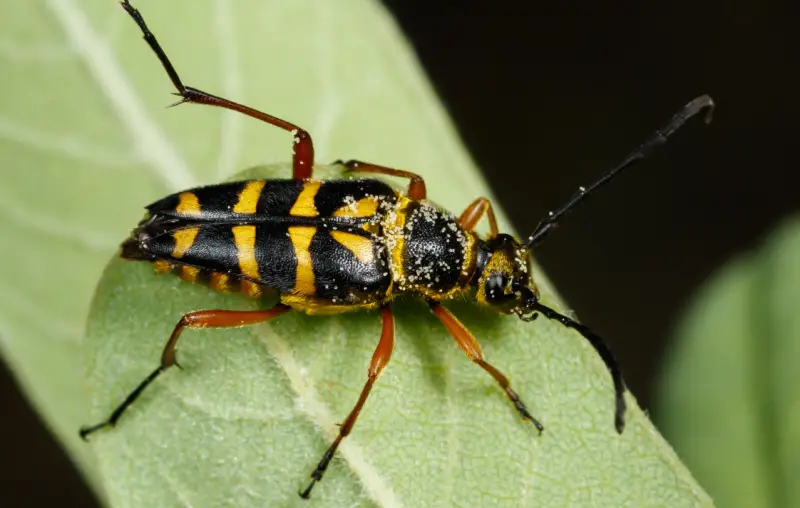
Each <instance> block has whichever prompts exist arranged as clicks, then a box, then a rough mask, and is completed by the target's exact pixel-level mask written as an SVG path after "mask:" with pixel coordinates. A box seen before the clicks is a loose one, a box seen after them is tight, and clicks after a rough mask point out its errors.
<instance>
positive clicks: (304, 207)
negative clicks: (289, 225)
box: [289, 180, 322, 217]
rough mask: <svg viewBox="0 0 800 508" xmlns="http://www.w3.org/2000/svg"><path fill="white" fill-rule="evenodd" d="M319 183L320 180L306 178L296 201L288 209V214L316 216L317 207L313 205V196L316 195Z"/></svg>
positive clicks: (320, 183)
mask: <svg viewBox="0 0 800 508" xmlns="http://www.w3.org/2000/svg"><path fill="white" fill-rule="evenodd" d="M320 185H322V182H321V181H320V180H306V182H305V184H304V185H303V190H302V192H300V195H299V196H297V201H295V202H294V205H293V206H292V209H291V210H289V215H294V216H295V217H316V216H317V215H319V213H318V212H317V208H316V207H315V206H314V198H315V197H317V191H318V190H319V186H320Z"/></svg>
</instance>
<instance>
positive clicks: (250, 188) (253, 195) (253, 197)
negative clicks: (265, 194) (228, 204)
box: [233, 180, 267, 214]
mask: <svg viewBox="0 0 800 508" xmlns="http://www.w3.org/2000/svg"><path fill="white" fill-rule="evenodd" d="M266 183H267V182H266V180H252V181H250V182H247V184H246V185H245V186H244V189H242V191H241V192H239V201H237V202H236V205H235V206H234V207H233V211H234V213H249V214H253V213H256V205H257V204H258V198H259V197H261V190H262V189H263V188H264V185H265V184H266Z"/></svg>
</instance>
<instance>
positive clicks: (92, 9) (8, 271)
mask: <svg viewBox="0 0 800 508" xmlns="http://www.w3.org/2000/svg"><path fill="white" fill-rule="evenodd" d="M136 5H137V7H139V8H140V9H142V11H143V13H144V15H145V16H146V19H147V20H148V23H149V24H150V26H151V28H152V29H153V31H154V32H155V33H156V34H157V35H158V37H159V39H160V41H161V43H162V44H163V46H164V47H165V48H166V51H167V52H168V54H169V55H170V57H171V58H172V60H173V61H174V63H175V65H176V66H177V68H178V70H179V71H180V72H181V74H182V76H183V78H184V81H185V82H186V83H187V84H189V85H193V86H197V87H199V88H202V89H205V90H208V91H210V92H215V93H218V94H220V95H223V96H227V97H230V98H232V99H234V100H238V101H240V102H243V103H247V104H251V105H253V106H255V107H258V108H260V109H264V110H266V111H269V112H270V113H273V114H276V115H278V116H281V117H284V118H287V119H290V120H292V121H293V122H296V123H297V124H299V125H302V126H303V127H305V128H307V129H308V130H309V131H310V132H312V134H313V135H314V139H315V142H316V148H317V155H318V159H319V160H320V161H330V160H333V159H336V158H359V159H364V160H370V161H376V162H380V163H384V164H387V165H391V166H396V167H403V168H410V169H413V170H415V171H418V172H420V173H421V174H423V175H424V176H425V178H426V181H427V182H428V184H429V188H430V189H431V195H432V198H433V199H435V200H436V201H437V202H439V203H440V204H442V205H444V206H446V207H448V208H450V209H453V210H460V209H462V208H463V207H464V206H466V205H467V204H468V203H469V201H471V200H472V199H473V198H474V197H476V196H478V195H489V193H488V191H487V189H486V187H485V185H484V184H483V182H482V179H481V178H480V176H479V175H478V173H477V172H476V171H475V169H474V167H473V166H472V164H471V162H470V160H469V157H468V156H467V155H466V152H465V151H464V149H463V147H462V146H461V144H460V143H459V141H458V139H457V137H456V136H455V134H454V131H453V128H452V126H451V125H450V123H449V121H448V120H447V118H446V116H445V115H444V113H443V110H442V108H441V106H440V105H439V104H438V102H437V101H436V99H435V97H434V95H433V93H432V91H431V89H430V87H429V85H428V83H427V82H426V81H425V80H424V78H422V77H421V76H422V75H421V72H420V70H419V67H418V65H417V63H416V61H415V60H414V58H413V56H412V54H411V52H410V51H409V48H408V47H407V45H406V44H405V43H404V42H403V41H402V38H401V37H400V36H399V34H398V32H397V29H396V27H395V26H394V24H393V23H392V21H391V20H390V19H389V17H388V16H387V15H386V13H385V12H384V11H383V10H382V9H381V8H379V7H378V6H377V5H376V3H374V2H370V1H366V0H361V1H358V0H353V1H350V2H343V1H340V2H312V1H310V0H306V1H293V2H284V3H279V2H258V1H255V0H242V1H239V2H224V1H222V0H216V1H210V0H206V1H199V2H198V1H196V0H192V1H189V0H173V1H170V2H168V3H167V2H154V1H147V0H141V1H139V2H137V4H136ZM0 13H2V16H0V27H2V30H0V33H2V34H3V36H2V38H0V58H3V60H4V68H5V69H6V70H7V72H6V77H5V78H4V80H3V84H2V86H3V87H4V92H5V93H4V94H0V157H2V162H3V170H2V172H1V173H0V210H2V213H1V214H0V237H2V238H3V239H4V242H8V244H13V245H14V248H13V249H3V251H2V253H0V256H3V258H2V259H0V261H2V262H1V263H0V271H2V276H0V281H2V286H0V298H2V301H3V303H4V305H3V306H2V307H0V309H1V310H0V340H1V341H2V342H0V343H1V344H2V349H3V352H4V354H5V358H6V360H7V361H8V362H9V363H10V364H11V365H12V367H13V369H14V371H15V373H16V375H17V376H18V378H19V380H20V381H21V383H22V385H23V387H24V388H25V390H26V392H27V394H28V396H29V397H30V399H31V400H32V402H33V403H34V405H35V406H36V407H37V409H38V410H39V411H40V412H41V414H42V415H43V416H44V418H45V420H46V421H47V422H48V425H50V426H51V428H52V429H53V431H54V432H55V433H56V435H57V436H58V437H59V438H60V439H61V441H62V443H64V445H65V446H66V448H67V449H68V450H69V451H70V453H71V454H72V456H73V457H74V458H75V460H76V462H77V463H78V464H79V465H80V466H81V468H82V470H83V471H84V473H85V474H86V475H87V477H88V478H89V480H90V482H92V484H93V485H94V486H95V488H97V489H98V491H99V492H105V494H104V495H105V496H107V499H108V500H109V502H110V504H111V505H113V506H119V507H124V506H130V507H139V506H182V505H186V506H282V505H294V504H298V503H299V500H298V499H297V497H296V493H295V492H296V490H297V489H298V488H299V487H301V486H302V485H303V484H304V481H305V478H306V476H307V475H308V473H309V472H310V470H311V469H312V468H313V466H314V464H315V463H316V461H317V460H318V458H319V456H320V454H321V453H322V451H324V449H325V447H326V446H327V443H328V441H329V439H330V437H331V436H332V434H333V432H335V429H336V427H335V422H337V421H340V420H341V419H342V418H343V417H344V416H345V415H346V413H347V411H348V410H349V408H350V407H351V404H352V403H353V402H354V400H355V397H356V396H357V393H358V390H360V388H361V385H362V383H363V380H364V376H365V370H366V366H367V363H368V360H369V357H370V355H371V353H372V348H373V347H374V344H375V341H376V339H377V333H379V332H378V330H379V323H378V320H377V318H376V317H375V316H374V315H370V314H358V315H348V316H342V317H334V318H313V319H308V318H306V317H304V316H300V315H298V316H294V315H288V316H285V317H283V318H281V319H280V321H276V322H275V323H274V324H272V325H269V326H260V327H252V328H249V329H243V330H234V331H225V332H221V333H219V332H216V331H204V332H195V333H187V334H186V339H185V340H186V342H185V344H182V348H181V360H182V363H183V364H185V366H186V369H185V370H184V371H175V372H169V373H168V374H167V375H165V376H164V378H163V380H160V381H159V382H158V383H156V385H155V386H154V387H153V389H152V390H149V392H148V393H146V394H145V395H144V396H143V398H142V399H141V401H140V403H139V404H137V405H136V407H135V408H134V409H132V410H131V412H130V414H128V415H126V416H125V417H124V419H123V420H122V421H121V423H120V426H119V428H118V429H115V430H114V431H112V432H107V433H104V434H102V435H97V436H96V438H95V439H94V440H93V441H94V442H93V444H92V445H85V444H83V443H81V442H80V441H79V440H78V438H77V432H76V430H77V428H78V427H79V426H80V425H81V424H84V423H89V422H91V421H92V420H93V419H96V418H100V417H102V416H105V415H106V413H107V412H108V411H109V410H110V409H111V408H112V407H113V406H114V405H115V404H116V403H118V402H119V400H120V399H121V398H122V397H123V396H124V395H125V394H126V393H127V392H128V391H129V390H130V389H131V387H132V386H134V385H135V384H136V383H137V382H138V381H139V380H140V379H141V377H142V376H143V375H145V374H146V373H147V372H149V371H150V370H152V368H153V367H154V364H155V362H156V361H157V358H158V355H159V352H160V348H161V345H162V344H163V341H164V340H165V338H166V336H167V334H168V333H169V329H170V328H171V327H172V326H173V324H174V323H175V321H176V320H177V319H178V317H180V315H181V314H182V313H184V312H186V311H188V310H192V309H196V308H204V307H222V306H224V307H225V308H237V307H239V308H241V307H243V306H246V305H249V303H248V302H246V301H243V300H241V299H239V298H237V297H230V296H225V295H219V294H214V293H211V292H210V291H208V290H207V289H206V288H203V287H195V286H191V285H189V284H186V283H183V282H181V281H180V280H177V279H175V278H170V277H165V276H156V275H155V274H154V273H153V272H152V268H151V267H150V266H148V265H147V264H143V263H123V262H121V261H117V260H115V261H113V262H112V263H111V264H110V265H109V266H108V268H107V269H106V271H105V275H104V276H103V279H102V281H101V283H100V286H99V288H98V289H97V293H96V296H95V300H94V302H95V303H94V306H93V310H92V316H91V320H90V326H89V329H88V339H87V340H85V341H82V338H81V337H82V332H83V328H84V322H85V319H86V316H87V314H88V313H89V306H90V301H91V298H92V295H93V291H94V288H95V284H96V281H97V279H98V278H99V277H100V275H101V272H102V269H103V266H104V265H105V263H106V262H107V260H108V259H109V257H111V256H112V255H113V253H114V251H115V250H116V246H117V245H118V243H119V241H120V240H121V239H122V238H124V237H125V235H126V234H127V231H128V230H129V228H130V227H131V226H132V225H134V224H135V223H136V221H137V220H138V219H139V218H140V216H141V213H142V208H141V207H142V206H143V205H144V204H146V203H148V202H151V201H153V200H155V199H157V198H159V197H161V196H162V195H164V194H166V193H168V192H172V191H175V190H177V189H179V188H182V187H188V186H190V185H194V184H202V183H211V182H214V181H219V180H221V179H223V178H225V177H227V176H229V175H231V174H232V173H233V172H234V170H235V169H236V168H242V167H250V166H254V165H257V164H263V163H265V162H271V161H272V162H282V161H286V160H288V159H289V157H290V147H291V145H290V137H289V136H288V134H286V133H283V132H280V131H279V130H277V129H271V128H266V127H265V126H263V125H260V124H258V123H257V122H254V121H252V120H250V119H247V118H244V117H241V116H237V115H235V114H234V113H230V112H222V111H218V110H214V109H210V108H200V107H189V106H181V107H180V108H177V109H165V108H163V105H164V104H165V103H167V102H168V101H169V95H168V92H171V91H172V90H171V88H170V84H169V82H168V80H167V78H166V76H164V74H163V70H162V69H161V68H160V66H159V64H158V62H157V61H156V59H155V58H154V56H153V55H152V53H151V51H150V50H149V48H148V47H147V45H146V44H145V43H144V42H142V41H141V39H140V33H139V32H138V30H137V28H136V27H135V25H134V24H133V23H131V21H130V20H129V19H128V18H127V16H126V15H125V14H124V12H122V11H121V10H120V9H119V7H118V6H117V5H116V2H111V1H101V0H85V1H80V0H41V1H37V2H13V3H7V4H3V6H2V7H0ZM268 171H269V172H271V173H269V174H270V175H272V176H274V175H277V174H280V175H281V176H285V175H287V174H288V173H287V172H286V171H287V170H286V167H285V166H284V167H282V168H279V169H276V168H275V167H272V168H271V169H269V170H268ZM501 223H502V224H503V225H507V222H506V221H503V220H502V217H501ZM505 229H508V228H507V227H506V228H505ZM540 285H541V286H542V287H543V292H544V294H545V296H546V301H548V302H550V303H553V304H554V305H555V304H556V302H555V300H554V296H553V292H552V290H550V289H549V287H548V286H547V284H546V281H544V280H543V279H541V277H540ZM453 310H454V311H455V312H457V314H458V315H459V316H460V317H461V318H462V320H463V321H464V322H465V323H466V324H467V325H468V326H470V327H471V328H472V329H473V330H474V332H475V333H476V335H477V336H478V337H479V339H480V340H482V341H483V343H484V347H485V352H486V354H487V357H488V358H489V359H490V361H492V362H493V363H495V364H496V365H497V366H498V367H499V368H501V369H503V370H504V371H505V372H506V373H507V374H508V375H509V376H510V377H511V379H512V380H513V382H514V386H515V387H516V388H517V389H518V391H519V392H520V393H521V394H523V396H524V397H525V400H527V401H528V404H529V406H530V407H531V409H532V411H533V412H534V413H535V414H536V416H537V417H539V418H540V419H541V420H542V422H543V423H544V424H545V425H546V427H547V430H546V432H545V434H544V435H542V436H541V437H537V436H536V433H535V432H534V431H533V430H532V429H531V428H530V426H529V425H524V424H522V423H521V422H519V421H518V420H517V418H516V416H515V415H514V413H513V410H512V409H511V408H510V406H509V404H508V402H507V401H506V400H505V399H504V398H503V396H502V394H501V393H500V391H499V390H498V388H497V387H496V386H495V385H494V384H493V382H492V381H491V379H489V378H488V376H486V375H485V374H484V373H483V372H482V371H480V369H478V368H477V367H475V366H474V365H472V364H471V363H470V362H469V361H467V360H466V359H465V358H464V357H463V356H462V355H461V353H460V351H459V350H458V349H457V348H456V347H455V345H454V344H452V341H451V340H450V339H449V337H448V336H447V335H446V333H445V332H444V330H443V329H442V328H441V327H440V326H439V325H438V323H437V322H435V321H434V319H433V318H432V317H431V316H429V315H428V314H427V312H426V311H425V310H424V307H423V306H422V305H421V304H420V303H418V302H413V301H410V302H403V303H402V304H400V305H398V340H397V349H396V352H395V355H394V357H393V360H392V363H391V365H390V367H389V368H388V369H387V370H386V371H385V374H384V375H383V376H382V378H381V379H380V381H379V383H378V385H377V386H376V388H375V390H374V392H373V396H372V397H371V398H370V400H369V402H368V405H367V407H366V409H365V411H364V413H363V415H362V418H361V420H360V421H359V424H358V426H357V427H356V430H355V432H354V434H353V435H352V436H351V437H350V438H348V440H347V443H346V444H345V445H344V446H343V448H342V454H341V459H339V460H337V461H335V462H334V464H333V465H332V466H331V469H330V471H329V473H328V475H327V477H326V478H325V481H324V482H323V483H322V484H320V486H319V487H318V490H317V491H316V492H315V496H316V499H315V501H314V502H315V503H317V505H319V506H347V505H359V506H362V505H378V506H458V505H469V506H475V505H482V506H492V505H512V506H514V505H541V506H553V505H558V506H561V505H567V506H569V505H572V506H606V505H614V506H626V505H628V506H706V505H708V504H710V501H709V500H708V498H707V496H706V495H705V494H704V493H703V492H702V490H701V489H700V488H699V487H698V486H697V484H696V483H695V482H694V481H693V480H692V478H691V476H690V475H689V473H688V472H687V471H686V470H685V468H684V467H683V466H682V465H681V464H680V463H679V462H678V461H677V459H676V458H675V456H674V454H673V453H672V452H671V450H670V449H669V447H668V446H667V445H666V444H665V443H664V441H663V440H662V439H661V438H660V436H658V434H657V433H656V432H655V430H654V429H653V427H652V426H651V425H650V423H649V422H648V421H647V419H646V418H645V417H644V416H643V415H642V413H641V412H640V411H639V410H638V409H636V408H635V407H634V408H633V409H632V410H631V413H630V415H629V426H628V429H627V430H626V432H625V434H624V435H623V436H618V435H616V433H615V432H614V429H613V425H612V411H613V409H612V407H613V396H612V389H611V383H610V380H609V379H608V374H607V372H606V371H605V368H604V367H603V365H602V362H601V361H600V360H599V359H598V358H597V356H596V355H595V354H594V352H593V351H592V350H591V348H590V347H589V346H588V345H587V344H585V343H584V341H583V340H582V339H581V338H580V337H579V336H577V335H576V334H574V333H572V332H568V331H565V330H563V329H561V328H559V327H558V326H556V325H555V324H553V323H548V322H545V321H544V320H539V321H537V322H535V323H533V324H527V325H526V324H523V323H519V322H517V321H516V320H514V319H513V318H501V317H498V316H494V315H484V314H482V313H480V312H478V311H476V310H475V308H474V307H473V306H471V305H469V304H466V303H459V304H456V305H453ZM82 356H85V358H86V360H87V362H86V366H85V367H84V366H82V362H81V357H82ZM84 372H85V373H86V374H88V383H87V382H86V381H84V380H83V374H84ZM87 386H88V388H89V391H87V390H86V388H87ZM89 393H91V401H90V398H89V396H88V395H89ZM629 402H630V403H631V405H633V399H630V400H629ZM92 449H94V451H95V452H96V454H94V455H93V454H90V452H89V451H90V450H92Z"/></svg>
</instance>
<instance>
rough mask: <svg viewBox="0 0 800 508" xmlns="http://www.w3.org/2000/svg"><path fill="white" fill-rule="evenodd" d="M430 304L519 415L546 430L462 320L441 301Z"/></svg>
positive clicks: (459, 343) (454, 337)
mask: <svg viewBox="0 0 800 508" xmlns="http://www.w3.org/2000/svg"><path fill="white" fill-rule="evenodd" d="M428 306H429V307H430V309H431V312H433V315H434V316H436V317H437V318H439V321H441V322H442V324H443V325H444V327H445V328H447V331H448V332H450V335H451V336H452V337H453V339H454V340H455V341H456V344H458V347H460V348H461V350H462V351H464V353H465V354H466V355H467V356H468V357H469V359H470V360H472V361H473V362H475V363H476V364H478V366H480V368H482V369H483V370H485V371H486V372H488V373H489V374H490V375H491V376H492V377H493V378H494V379H495V381H497V384H499V385H500V388H502V389H503V391H504V392H506V395H507V396H508V398H509V400H510V401H511V403H512V404H514V408H516V410H517V411H518V412H519V416H520V417H521V418H522V419H523V420H529V421H530V422H531V423H533V425H534V426H535V427H536V429H537V430H538V431H539V433H541V432H542V431H543V430H544V427H543V426H542V424H541V423H539V421H538V420H536V418H534V417H533V416H531V414H530V413H529V412H528V408H527V407H526V406H525V403H524V402H522V400H521V399H520V398H519V395H517V392H515V391H514V390H512V389H511V383H510V382H509V381H508V378H507V377H506V376H505V374H503V373H502V372H500V371H499V370H497V369H496V368H495V367H494V366H493V365H492V364H490V363H489V362H487V361H486V360H484V359H483V351H481V346H480V344H478V341H477V340H476V339H475V337H474V336H473V335H472V333H471V332H470V331H469V330H468V329H467V327H466V326H464V325H463V324H461V321H459V320H458V318H456V317H455V316H454V315H453V314H452V313H451V312H450V311H449V310H447V309H446V308H444V306H442V304H440V303H439V302H433V301H429V302H428Z"/></svg>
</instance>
